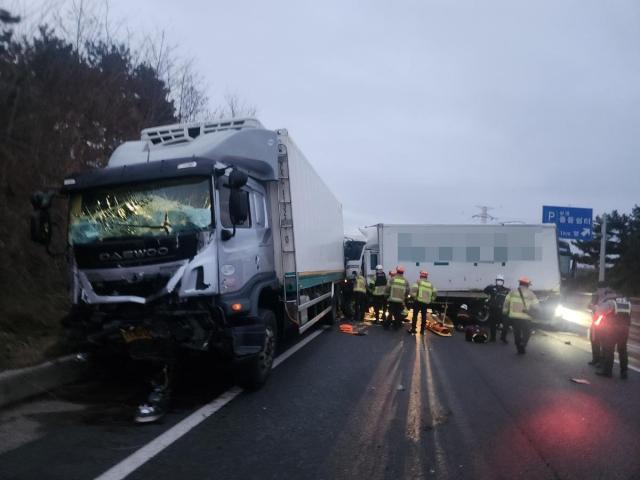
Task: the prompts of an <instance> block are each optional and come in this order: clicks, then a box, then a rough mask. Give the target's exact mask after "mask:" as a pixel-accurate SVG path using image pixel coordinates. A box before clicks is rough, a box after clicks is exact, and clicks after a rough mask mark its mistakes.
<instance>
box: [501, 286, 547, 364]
mask: <svg viewBox="0 0 640 480" xmlns="http://www.w3.org/2000/svg"><path fill="white" fill-rule="evenodd" d="M530 286H531V281H530V280H529V279H528V278H527V277H520V279H519V280H518V288H517V289H516V290H512V291H511V292H509V294H508V295H507V296H506V298H505V300H504V305H503V307H502V313H503V315H504V316H505V317H507V318H508V319H509V321H510V322H511V325H512V326H513V338H514V341H515V343H516V349H517V352H518V354H520V355H524V354H525V353H526V349H527V343H528V342H529V337H530V336H531V320H533V317H532V313H533V311H534V310H535V309H536V308H537V305H538V303H539V302H538V298H537V297H536V295H535V293H533V292H532V291H531V290H530V289H529V287H530Z"/></svg>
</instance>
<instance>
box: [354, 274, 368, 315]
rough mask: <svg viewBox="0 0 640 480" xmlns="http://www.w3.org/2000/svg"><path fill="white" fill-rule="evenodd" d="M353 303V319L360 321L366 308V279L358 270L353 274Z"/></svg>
mask: <svg viewBox="0 0 640 480" xmlns="http://www.w3.org/2000/svg"><path fill="white" fill-rule="evenodd" d="M353 303H354V309H353V310H354V312H353V321H354V322H362V321H363V320H364V313H365V310H366V308H367V281H366V280H365V278H364V277H363V276H362V272H360V271H358V272H357V273H356V274H355V278H354V281H353Z"/></svg>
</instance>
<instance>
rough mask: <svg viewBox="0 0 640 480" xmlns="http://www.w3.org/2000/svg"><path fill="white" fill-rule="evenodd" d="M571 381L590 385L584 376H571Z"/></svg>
mask: <svg viewBox="0 0 640 480" xmlns="http://www.w3.org/2000/svg"><path fill="white" fill-rule="evenodd" d="M571 381H572V382H573V383H579V384H581V385H591V382H590V381H589V380H587V379H586V378H572V379H571Z"/></svg>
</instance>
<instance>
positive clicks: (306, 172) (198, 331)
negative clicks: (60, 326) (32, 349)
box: [32, 119, 344, 388]
mask: <svg viewBox="0 0 640 480" xmlns="http://www.w3.org/2000/svg"><path fill="white" fill-rule="evenodd" d="M61 193H63V194H65V195H67V196H68V199H69V218H68V252H69V255H68V258H69V268H70V273H71V298H72V303H73V309H72V312H71V314H70V315H69V318H68V319H67V324H68V326H69V327H72V328H75V329H79V330H80V331H82V332H83V337H84V338H85V339H86V342H87V343H88V344H90V345H93V346H94V347H95V348H108V349H116V350H120V351H123V352H127V353H128V354H130V355H131V356H133V357H134V358H139V359H149V360H152V361H153V360H156V361H163V359H165V358H169V359H170V358H174V357H175V355H176V352H177V351H178V350H180V349H188V350H195V351H200V352H212V353H214V354H216V355H217V356H218V357H220V358H222V359H227V360H231V361H232V362H233V363H234V365H235V370H236V373H237V379H238V382H239V383H240V384H241V385H242V386H244V387H249V388H256V387H259V386H260V385H261V384H262V383H264V381H265V380H266V378H267V376H268V375H269V371H270V369H271V366H272V363H273V359H274V355H275V351H276V345H277V339H278V338H279V336H281V335H283V334H284V333H285V331H287V330H288V329H290V328H291V329H294V330H296V331H298V332H300V333H301V332H304V331H305V330H306V329H308V328H309V327H311V325H313V324H315V323H316V322H318V321H321V320H329V319H331V317H332V316H333V315H335V302H334V297H335V296H336V288H338V286H339V284H340V282H341V280H342V278H343V277H344V270H343V255H342V236H343V233H342V209H341V205H340V204H339V202H338V201H337V200H336V199H335V197H334V196H333V194H332V193H331V192H330V191H329V189H328V188H327V187H326V185H325V184H324V182H323V181H322V179H321V178H320V177H319V176H318V175H317V173H316V172H315V170H314V169H313V168H312V167H311V165H310V164H309V162H308V161H307V160H306V158H305V157H304V155H302V153H301V152H300V151H299V150H298V149H297V147H296V146H295V144H294V143H293V142H292V140H291V139H290V137H289V136H288V134H287V132H286V130H279V131H272V130H268V129H265V128H264V127H263V126H262V125H261V124H260V123H259V122H258V121H257V120H255V119H232V120H227V121H220V122H213V123H211V122H210V123H206V122H204V123H191V124H184V125H171V126H166V127H156V128H149V129H145V130H143V131H142V136H141V139H140V140H137V141H131V142H126V143H124V144H122V145H121V146H120V147H118V148H117V149H116V150H115V151H114V152H113V154H112V156H111V158H110V159H109V162H108V165H107V167H106V168H102V169H96V170H93V171H89V172H86V173H83V174H79V175H72V176H69V177H68V178H66V179H65V180H64V186H63V188H62V189H61ZM32 203H33V205H34V207H35V212H34V214H33V217H32V237H33V239H34V240H35V241H39V242H40V243H45V244H47V243H48V242H49V239H50V231H51V229H50V226H49V219H48V213H47V209H48V206H49V205H48V203H50V202H48V198H47V196H46V195H43V194H37V195H34V198H33V199H32ZM303 252H304V253H303Z"/></svg>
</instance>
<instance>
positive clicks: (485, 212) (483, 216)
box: [471, 205, 496, 224]
mask: <svg viewBox="0 0 640 480" xmlns="http://www.w3.org/2000/svg"><path fill="white" fill-rule="evenodd" d="M476 208H479V209H480V213H477V214H475V215H474V216H473V217H471V218H479V219H480V223H482V224H485V223H487V220H495V219H496V217H494V216H493V215H490V214H489V210H493V207H488V206H486V205H476Z"/></svg>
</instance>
